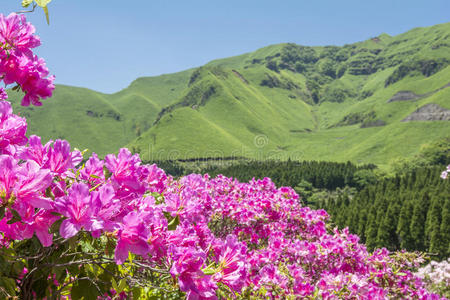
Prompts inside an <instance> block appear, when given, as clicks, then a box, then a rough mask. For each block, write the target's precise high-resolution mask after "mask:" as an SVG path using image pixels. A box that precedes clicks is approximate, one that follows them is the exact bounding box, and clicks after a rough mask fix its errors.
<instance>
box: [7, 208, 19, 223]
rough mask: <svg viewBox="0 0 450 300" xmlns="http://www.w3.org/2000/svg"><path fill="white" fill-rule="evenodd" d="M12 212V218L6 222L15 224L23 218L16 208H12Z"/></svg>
mask: <svg viewBox="0 0 450 300" xmlns="http://www.w3.org/2000/svg"><path fill="white" fill-rule="evenodd" d="M11 213H12V215H13V217H12V219H11V220H9V221H8V222H6V224H13V223H16V222H20V221H21V220H22V218H21V217H20V215H19V213H18V212H17V210H15V209H11Z"/></svg>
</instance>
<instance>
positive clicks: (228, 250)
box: [214, 235, 247, 292]
mask: <svg viewBox="0 0 450 300" xmlns="http://www.w3.org/2000/svg"><path fill="white" fill-rule="evenodd" d="M246 252H247V247H246V246H245V245H244V244H243V243H240V242H239V241H238V239H237V237H236V236H235V235H228V236H227V238H226V242H225V244H224V251H223V253H222V254H221V255H220V257H219V260H218V264H219V267H218V269H219V272H218V273H216V274H215V275H214V280H215V281H216V282H221V283H223V284H225V285H227V286H229V287H230V288H231V289H232V290H234V291H235V292H240V291H241V290H242V287H243V286H244V283H245V281H246V267H245V259H246Z"/></svg>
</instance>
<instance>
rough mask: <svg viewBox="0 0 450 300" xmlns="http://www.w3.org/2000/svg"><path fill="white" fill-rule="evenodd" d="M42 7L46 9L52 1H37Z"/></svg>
mask: <svg viewBox="0 0 450 300" xmlns="http://www.w3.org/2000/svg"><path fill="white" fill-rule="evenodd" d="M35 1H36V3H37V5H39V6H40V7H46V6H47V4H49V3H50V2H52V0H35Z"/></svg>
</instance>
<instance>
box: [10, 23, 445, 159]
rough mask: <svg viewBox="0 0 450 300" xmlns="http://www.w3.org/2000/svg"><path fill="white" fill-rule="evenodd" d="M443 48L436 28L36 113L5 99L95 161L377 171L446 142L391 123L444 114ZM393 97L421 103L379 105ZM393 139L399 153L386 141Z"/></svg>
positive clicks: (249, 62) (241, 62)
mask: <svg viewBox="0 0 450 300" xmlns="http://www.w3.org/2000/svg"><path fill="white" fill-rule="evenodd" d="M449 50H450V23H444V24H438V25H435V26H432V27H425V28H414V29H412V30H410V31H408V32H405V33H403V34H400V35H397V36H388V35H386V34H380V35H379V36H377V37H372V38H370V39H368V40H365V41H360V42H357V43H354V44H348V45H344V46H314V47H308V46H301V45H295V44H290V43H282V44H276V45H270V46H267V47H264V48H261V49H258V50H256V51H254V52H249V53H245V54H242V55H238V56H233V57H230V58H223V59H217V60H213V61H211V62H209V63H207V64H205V65H204V66H201V67H199V68H193V69H189V70H185V71H181V72H177V73H173V74H164V75H160V76H156V77H155V76H154V77H140V78H137V79H136V80H134V81H133V82H132V83H130V85H129V86H128V87H127V88H125V89H123V90H121V91H119V92H117V93H114V94H103V93H98V92H95V91H92V90H89V89H84V88H75V87H70V86H61V85H58V86H57V88H56V91H55V95H54V96H53V98H52V99H50V100H46V101H44V108H22V107H19V106H18V105H17V103H18V102H17V99H16V98H18V97H20V95H15V94H13V93H10V97H11V99H12V100H13V102H14V103H15V105H14V108H15V111H19V112H20V113H21V114H23V115H25V116H27V118H28V119H29V123H30V126H29V128H30V132H31V133H34V134H39V135H42V136H43V138H44V139H50V138H65V139H67V140H69V142H71V143H72V144H73V145H74V146H76V147H79V148H89V149H90V150H92V151H94V152H97V153H99V154H100V155H104V154H106V153H109V152H115V151H117V150H118V148H120V147H123V146H127V147H129V148H130V149H131V150H132V151H134V152H138V153H140V154H141V156H143V158H144V159H149V160H152V159H177V158H192V157H196V156H197V157H206V156H216V157H220V156H221V157H225V156H233V155H234V156H245V157H250V158H255V159H266V158H277V159H287V158H292V159H308V160H311V159H314V160H322V159H326V160H337V161H346V160H352V161H354V162H364V163H378V164H385V163H388V162H389V161H390V160H395V159H397V158H399V157H401V156H411V155H414V154H415V153H417V151H418V150H419V148H420V146H421V145H423V144H424V143H430V142H433V141H434V140H436V139H441V138H444V137H446V136H448V133H449V132H450V125H449V122H446V121H429V122H428V123H425V122H418V123H413V122H409V123H403V124H401V122H400V121H401V120H403V119H405V118H406V117H407V116H409V115H410V114H412V113H413V112H414V111H416V110H417V109H419V108H420V107H422V106H424V105H427V104H430V103H434V104H436V105H439V106H441V107H442V108H443V109H450V101H449V97H450V89H449V88H443V87H444V86H446V85H448V84H449V83H450V67H449V64H450V55H449V53H450V51H449ZM439 89H440V90H439ZM435 90H437V91H436V92H435V93H434V94H428V95H427V93H430V92H431V91H435ZM401 91H407V92H410V93H414V94H416V95H422V96H423V95H426V96H423V97H421V98H417V99H411V100H407V101H394V102H391V103H387V101H388V100H389V99H391V98H392V97H393V96H394V95H396V94H397V93H398V92H401ZM63 98H65V99H63ZM105 102H106V103H105ZM59 106H64V107H59ZM63 116H64V117H63ZM45 119H47V120H49V119H50V121H45ZM64 122H66V123H64ZM68 124H69V125H68ZM73 124H75V125H77V126H73ZM394 133H397V134H398V136H394ZM415 136H416V137H415ZM402 139H404V140H408V141H409V142H408V145H403V146H395V145H394V146H393V145H391V144H390V143H392V142H395V141H396V140H397V141H398V140H402Z"/></svg>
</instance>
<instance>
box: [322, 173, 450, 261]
mask: <svg viewBox="0 0 450 300" xmlns="http://www.w3.org/2000/svg"><path fill="white" fill-rule="evenodd" d="M441 171H442V167H434V168H420V169H416V170H414V171H412V172H410V173H407V174H405V175H402V176H396V177H393V178H388V179H384V180H381V181H379V182H377V183H376V184H372V185H367V186H366V187H365V188H364V189H362V190H361V191H359V192H357V193H356V194H354V195H349V194H348V193H346V192H343V193H339V194H337V195H335V196H334V197H329V198H327V199H325V200H322V201H321V202H319V203H317V204H318V205H319V206H320V207H322V208H324V209H326V210H327V212H328V213H330V214H331V216H332V219H333V220H334V222H335V223H336V224H337V225H338V226H339V227H340V228H343V227H349V229H350V231H352V232H353V233H356V234H358V235H359V236H360V237H361V239H362V242H363V243H365V244H366V245H367V247H368V248H369V249H374V248H378V247H386V248H388V249H390V250H399V249H407V250H419V251H425V252H429V253H431V254H434V255H437V256H438V257H441V258H442V257H448V256H450V181H448V180H442V179H441V178H440V177H439V175H440V172H441Z"/></svg>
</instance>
